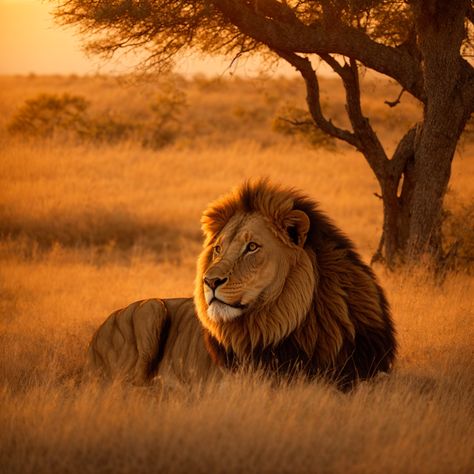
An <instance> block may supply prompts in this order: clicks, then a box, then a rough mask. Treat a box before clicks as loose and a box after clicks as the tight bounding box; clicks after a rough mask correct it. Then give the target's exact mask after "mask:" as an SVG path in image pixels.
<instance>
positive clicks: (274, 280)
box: [201, 214, 299, 321]
mask: <svg viewBox="0 0 474 474" xmlns="http://www.w3.org/2000/svg"><path fill="white" fill-rule="evenodd" d="M204 254H205V259H206V260H207V261H208V262H209V263H208V266H207V268H206V269H205V271H204V273H203V275H202V281H201V285H202V289H203V292H204V298H205V301H206V304H207V315H208V317H209V318H210V319H212V320H214V321H230V320H232V319H234V318H237V317H239V316H241V315H243V314H244V313H245V312H246V311H254V310H256V309H257V308H258V307H259V306H262V305H265V304H267V303H268V302H270V301H273V300H275V299H276V298H277V297H278V295H279V294H281V292H282V289H283V286H284V284H285V281H286V278H287V276H288V273H289V270H290V268H291V267H292V266H293V265H294V264H295V261H296V258H297V256H298V254H299V248H297V247H295V246H293V247H291V246H289V245H287V244H285V243H284V242H282V240H280V239H279V238H278V237H277V236H276V235H275V233H274V232H272V230H271V228H270V226H269V225H268V224H267V223H266V222H265V221H264V218H263V217H262V216H261V215H259V214H250V215H239V214H238V215H235V216H234V217H232V218H231V219H230V221H229V222H228V223H227V225H226V226H225V227H224V229H223V230H222V232H221V233H220V235H219V236H218V238H217V239H216V240H215V241H214V242H213V243H212V245H210V246H209V248H207V249H206V250H205V251H204Z"/></svg>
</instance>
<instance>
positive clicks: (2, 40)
mask: <svg viewBox="0 0 474 474" xmlns="http://www.w3.org/2000/svg"><path fill="white" fill-rule="evenodd" d="M51 10H52V4H51V2H48V1H42V0H0V74H29V73H36V74H71V73H76V74H94V73H96V72H102V73H107V72H114V73H120V72H132V70H133V62H132V61H131V60H129V61H122V62H117V61H113V62H108V63H107V62H104V61H103V60H102V59H100V58H98V57H96V56H93V57H88V56H87V55H86V54H85V53H84V52H83V51H82V50H81V38H80V37H79V36H78V35H77V34H76V33H75V31H74V29H72V28H64V27H59V26H58V25H57V24H56V23H55V22H54V19H53V17H52V15H51V13H50V12H51ZM229 62H230V61H229V60H226V61H224V60H220V61H219V60H216V59H214V60H210V59H209V60H206V61H204V60H202V59H201V60H198V59H196V58H182V59H181V60H180V61H179V67H178V70H179V71H180V72H183V73H185V74H195V73H198V72H200V73H205V74H210V75H214V74H223V73H226V74H228V73H229V71H227V72H226V69H227V66H228V65H229ZM257 71H258V66H257V63H256V62H255V61H248V62H246V63H245V64H242V63H241V64H239V65H238V68H237V73H238V74H241V75H254V74H256V73H257ZM278 72H280V73H284V74H291V73H292V71H291V69H290V68H289V67H280V68H279V69H278Z"/></svg>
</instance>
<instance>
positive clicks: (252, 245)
mask: <svg viewBox="0 0 474 474" xmlns="http://www.w3.org/2000/svg"><path fill="white" fill-rule="evenodd" d="M259 247H260V245H258V244H256V243H255V242H249V243H248V244H247V247H245V251H246V252H255V250H257V249H258V248H259Z"/></svg>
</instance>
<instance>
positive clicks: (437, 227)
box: [374, 0, 470, 266]
mask: <svg viewBox="0 0 474 474" xmlns="http://www.w3.org/2000/svg"><path fill="white" fill-rule="evenodd" d="M465 4H466V2H465V0H452V1H450V2H444V1H442V0H419V1H418V2H417V7H416V9H415V12H416V18H417V38H418V48H419V50H420V53H421V55H422V58H423V62H422V65H423V78H424V90H425V101H424V111H423V122H422V126H421V127H419V129H418V132H417V133H416V136H415V138H414V139H413V140H412V142H410V144H411V146H412V151H411V153H410V156H408V157H406V156H405V157H403V163H404V165H403V168H400V169H398V170H393V172H392V173H387V174H386V175H385V176H384V177H383V179H382V180H381V182H380V184H381V188H382V197H383V204H384V229H383V238H382V240H381V243H380V245H379V250H378V255H377V254H376V255H375V256H374V257H377V256H378V257H380V256H382V257H383V258H384V259H385V261H386V262H387V264H388V265H389V266H393V265H395V264H396V263H398V261H400V260H401V261H403V262H406V261H410V260H411V261H417V260H418V259H419V258H420V256H421V255H422V254H425V253H427V254H429V255H430V256H431V257H433V258H434V260H435V261H438V260H439V258H440V257H441V256H442V246H441V244H442V242H441V224H442V207H443V200H444V195H445V193H446V190H447V186H448V182H449V178H450V175H451V162H452V159H453V156H454V153H455V150H456V144H457V142H458V140H459V137H460V135H461V133H462V130H463V129H464V126H465V124H466V122H467V120H468V119H469V116H470V113H469V112H468V111H467V109H468V106H467V104H464V103H463V98H462V87H461V84H462V83H463V81H462V78H461V74H462V71H461V59H460V56H459V48H460V45H461V41H462V38H463V34H464V25H463V22H464V12H465ZM463 7H464V8H463ZM405 138H406V137H404V139H405ZM400 145H402V144H400ZM396 155H397V152H396V153H395V155H394V158H393V159H392V160H391V162H393V163H394V164H393V166H392V169H393V168H394V167H395V165H396V163H395V162H396V161H397V157H396ZM400 182H401V183H402V185H401V191H400V194H399V195H397V192H398V188H399V187H400V186H399V185H400Z"/></svg>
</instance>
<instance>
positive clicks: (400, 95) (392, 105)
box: [384, 87, 405, 107]
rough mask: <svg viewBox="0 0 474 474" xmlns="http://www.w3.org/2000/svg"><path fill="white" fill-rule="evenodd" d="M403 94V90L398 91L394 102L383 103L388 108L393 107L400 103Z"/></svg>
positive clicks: (386, 101)
mask: <svg viewBox="0 0 474 474" xmlns="http://www.w3.org/2000/svg"><path fill="white" fill-rule="evenodd" d="M404 92H405V89H403V87H402V90H401V91H400V94H398V96H397V98H396V99H395V100H385V101H384V103H385V104H387V105H388V106H389V107H395V106H397V105H398V104H399V103H400V99H401V98H402V95H403V93H404Z"/></svg>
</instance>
